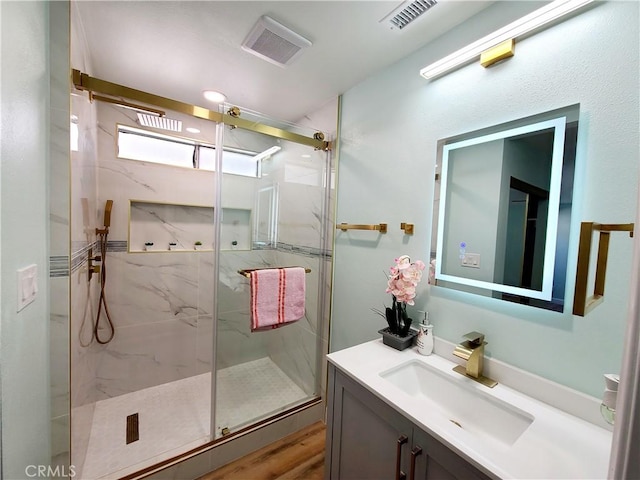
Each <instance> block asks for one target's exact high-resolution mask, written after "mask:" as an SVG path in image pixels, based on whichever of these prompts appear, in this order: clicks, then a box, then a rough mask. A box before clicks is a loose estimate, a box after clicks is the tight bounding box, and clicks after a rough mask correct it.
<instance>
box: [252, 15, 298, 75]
mask: <svg viewBox="0 0 640 480" xmlns="http://www.w3.org/2000/svg"><path fill="white" fill-rule="evenodd" d="M310 46H311V42H310V41H309V40H307V39H306V38H304V37H302V36H301V35H298V34H297V33H295V32H294V31H292V30H289V29H288V28H287V27H285V26H284V25H281V24H279V23H278V22H276V21H275V20H274V19H273V18H271V17H267V16H266V15H264V16H262V17H260V18H259V19H258V22H257V23H256V24H255V25H254V27H253V28H252V29H251V31H250V32H249V35H247V38H246V39H245V41H244V42H243V43H242V49H243V50H245V51H247V52H249V53H253V54H254V55H257V56H258V57H260V58H262V59H263V60H266V61H267V62H271V63H274V64H276V65H279V66H281V67H286V66H287V65H289V64H291V63H292V62H293V61H294V60H295V59H296V58H297V57H298V56H300V54H301V53H302V51H303V49H304V48H308V47H310Z"/></svg>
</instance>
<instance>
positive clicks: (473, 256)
mask: <svg viewBox="0 0 640 480" xmlns="http://www.w3.org/2000/svg"><path fill="white" fill-rule="evenodd" d="M460 265H462V266H463V267H469V268H480V254H479V253H463V254H462V255H460Z"/></svg>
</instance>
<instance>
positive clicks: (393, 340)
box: [378, 327, 418, 350]
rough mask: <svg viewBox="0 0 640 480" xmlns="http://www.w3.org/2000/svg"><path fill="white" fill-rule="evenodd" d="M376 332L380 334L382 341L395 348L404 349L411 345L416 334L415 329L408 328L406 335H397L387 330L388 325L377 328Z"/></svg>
mask: <svg viewBox="0 0 640 480" xmlns="http://www.w3.org/2000/svg"><path fill="white" fill-rule="evenodd" d="M378 333H379V334H381V335H382V343H384V344H385V345H388V346H389V347H392V348H395V349H396V350H404V349H405V348H409V347H410V346H411V345H413V340H414V339H415V338H416V336H417V335H418V332H416V331H415V330H409V332H408V333H407V334H406V335H399V334H397V333H392V332H391V331H389V327H387V328H383V329H382V330H378Z"/></svg>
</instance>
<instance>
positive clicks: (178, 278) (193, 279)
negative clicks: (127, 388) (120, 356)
mask: <svg viewBox="0 0 640 480" xmlns="http://www.w3.org/2000/svg"><path fill="white" fill-rule="evenodd" d="M203 253H206V252H203ZM198 255H200V253H199V252H174V253H170V252H167V253H161V252H158V253H125V252H109V253H108V254H107V283H106V284H105V291H106V293H107V299H108V304H109V310H110V312H111V317H112V319H113V321H114V323H115V324H116V325H117V327H118V328H124V327H129V326H140V325H146V324H157V323H161V322H166V321H168V320H184V321H187V322H191V323H194V324H195V318H196V317H197V315H198ZM124 335H125V334H124V333H121V332H119V335H118V336H124ZM131 353H133V352H131Z"/></svg>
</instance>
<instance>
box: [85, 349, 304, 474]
mask: <svg viewBox="0 0 640 480" xmlns="http://www.w3.org/2000/svg"><path fill="white" fill-rule="evenodd" d="M217 378H218V384H217V396H218V404H217V406H216V408H217V410H216V412H217V415H216V432H215V433H216V437H219V436H220V435H221V431H222V428H224V427H229V428H230V430H231V431H232V432H233V431H236V430H238V429H239V428H242V427H244V426H247V425H249V424H251V423H253V422H255V421H256V420H258V419H261V418H264V417H265V416H267V415H270V414H274V413H277V412H279V411H283V410H286V409H287V408H289V407H291V406H293V405H294V404H297V403H300V402H301V401H303V400H306V399H307V398H308V395H306V394H305V393H304V391H302V389H300V388H299V387H298V386H297V385H296V384H295V383H294V382H293V381H292V380H291V379H290V378H289V377H288V376H287V375H286V374H285V373H284V372H283V371H282V370H280V369H279V368H278V367H277V366H276V364H275V363H273V361H271V359H269V358H261V359H258V360H254V361H252V362H247V363H243V364H240V365H234V366H232V367H229V368H225V369H222V370H219V371H218V375H217ZM210 399H211V374H210V373H204V374H202V375H197V376H194V377H189V378H185V379H183V380H178V381H176V382H170V383H166V384H163V385H158V386H156V387H151V388H146V389H144V390H140V391H137V392H132V393H129V394H126V395H120V396H118V397H114V398H110V399H107V400H101V401H99V402H97V403H96V405H95V411H94V415H93V424H92V427H91V435H90V437H89V444H88V447H87V455H86V458H85V462H84V467H83V469H82V472H81V474H80V475H79V478H82V479H83V480H92V479H110V478H117V477H121V476H124V475H127V474H130V473H133V472H135V471H137V470H140V469H142V468H145V467H147V466H150V465H154V464H155V463H158V462H160V461H162V460H165V459H167V458H170V457H172V456H174V455H178V454H179V453H182V452H185V451H187V450H189V449H192V448H195V447H198V446H199V445H202V444H204V443H206V442H208V441H209V427H210V425H209V423H210ZM134 413H138V416H139V429H140V439H139V440H138V441H136V442H133V443H130V444H128V445H127V444H126V417H127V416H129V415H132V414H134Z"/></svg>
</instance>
